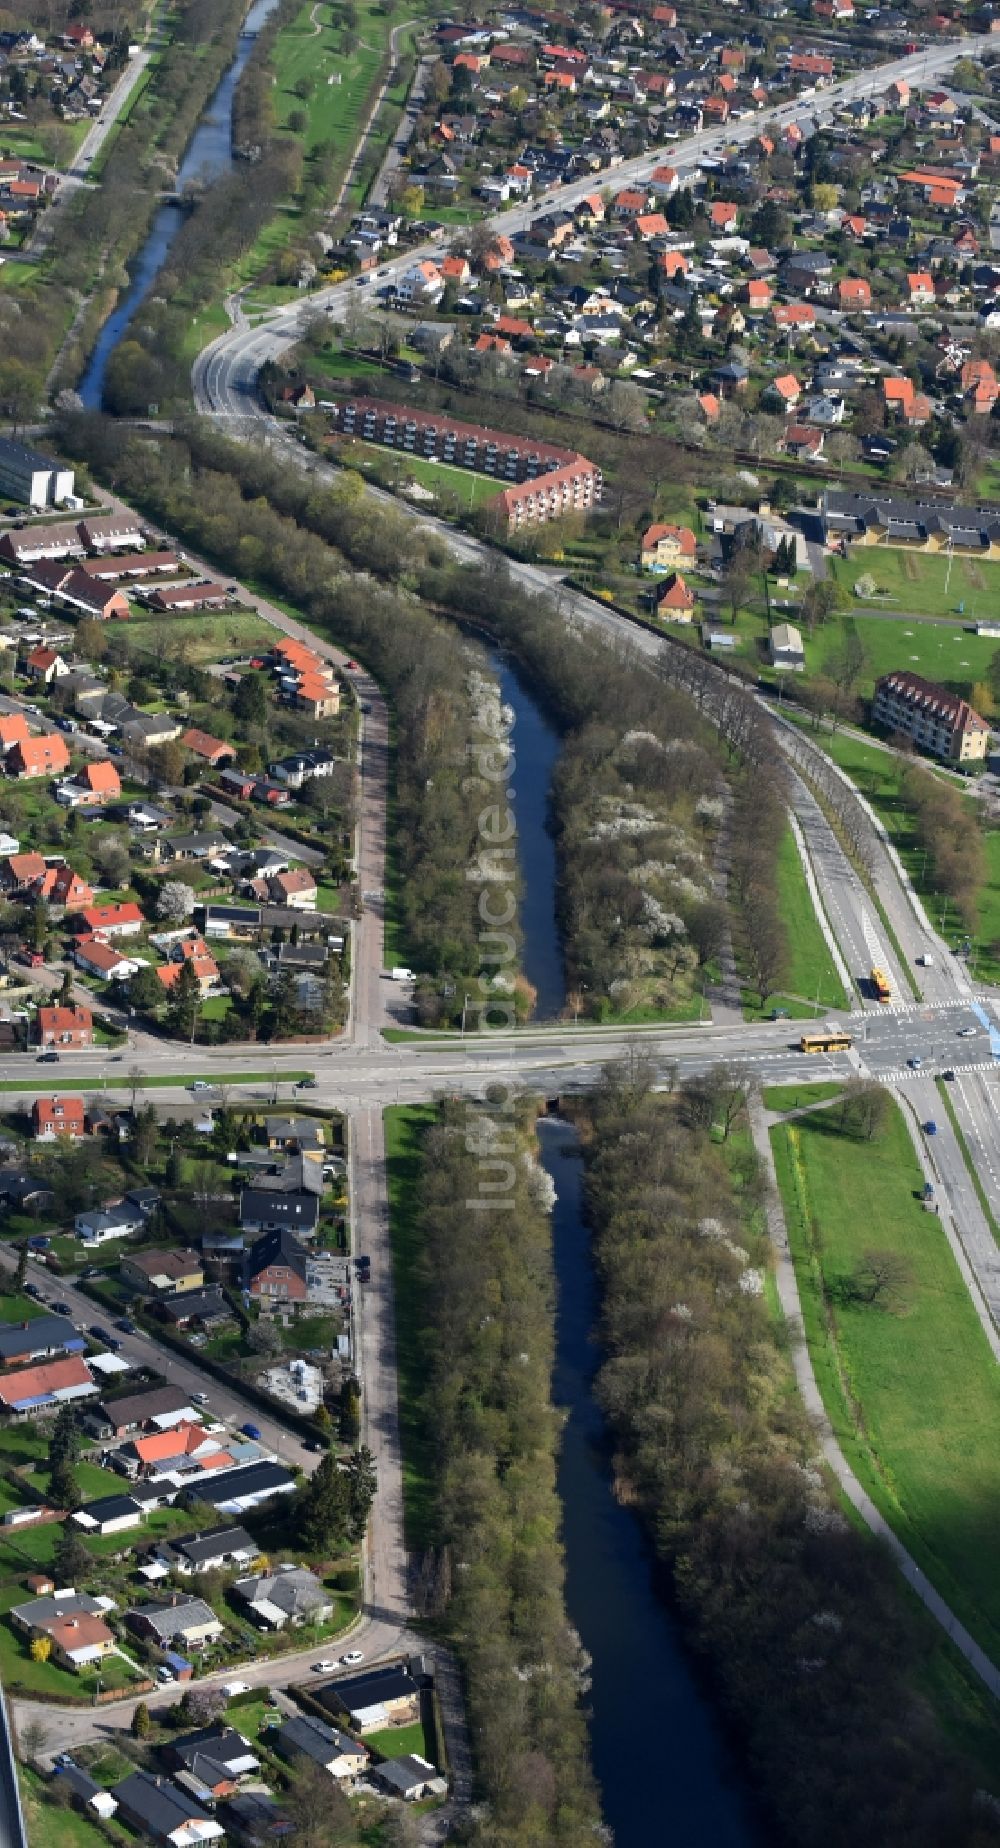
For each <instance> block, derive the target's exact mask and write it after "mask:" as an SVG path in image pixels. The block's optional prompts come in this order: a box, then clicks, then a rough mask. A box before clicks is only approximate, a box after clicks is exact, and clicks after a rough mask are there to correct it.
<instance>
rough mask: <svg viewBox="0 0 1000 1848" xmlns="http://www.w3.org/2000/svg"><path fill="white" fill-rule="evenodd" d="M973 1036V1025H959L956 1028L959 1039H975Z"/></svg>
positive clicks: (974, 1031) (974, 1033)
mask: <svg viewBox="0 0 1000 1848" xmlns="http://www.w3.org/2000/svg"><path fill="white" fill-rule="evenodd" d="M975 1036H976V1028H975V1027H959V1029H958V1037H959V1039H975Z"/></svg>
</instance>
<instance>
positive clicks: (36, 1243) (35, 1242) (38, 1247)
mask: <svg viewBox="0 0 1000 1848" xmlns="http://www.w3.org/2000/svg"><path fill="white" fill-rule="evenodd" d="M51 1243H52V1240H51V1239H50V1238H46V1237H45V1234H44V1233H43V1232H33V1233H32V1235H31V1237H30V1238H29V1240H28V1250H29V1251H48V1248H49V1246H50V1245H51Z"/></svg>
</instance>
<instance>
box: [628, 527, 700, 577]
mask: <svg viewBox="0 0 1000 1848" xmlns="http://www.w3.org/2000/svg"><path fill="white" fill-rule="evenodd" d="M697 555H698V542H697V540H696V539H695V536H694V534H693V532H692V531H691V528H690V526H673V525H671V524H670V523H669V522H666V521H662V522H660V523H658V524H657V525H656V526H650V527H647V529H646V531H645V532H644V533H643V535H642V539H641V541H640V557H641V563H642V568H643V570H644V571H675V570H676V569H677V567H678V565H688V566H691V565H693V564H694V562H695V559H696V558H697Z"/></svg>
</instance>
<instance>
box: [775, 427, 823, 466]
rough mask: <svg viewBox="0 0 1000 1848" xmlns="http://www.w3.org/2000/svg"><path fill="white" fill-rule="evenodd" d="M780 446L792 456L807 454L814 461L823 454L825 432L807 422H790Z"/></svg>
mask: <svg viewBox="0 0 1000 1848" xmlns="http://www.w3.org/2000/svg"><path fill="white" fill-rule="evenodd" d="M778 447H779V448H780V449H784V450H785V451H786V453H787V454H788V455H790V456H806V457H808V458H809V460H810V461H813V462H814V461H815V460H816V459H817V457H818V456H821V455H822V454H823V432H822V430H811V429H810V428H809V426H808V425H807V424H789V426H788V429H787V430H786V431H785V434H784V436H783V437H782V438H781V441H780V443H779V445H778Z"/></svg>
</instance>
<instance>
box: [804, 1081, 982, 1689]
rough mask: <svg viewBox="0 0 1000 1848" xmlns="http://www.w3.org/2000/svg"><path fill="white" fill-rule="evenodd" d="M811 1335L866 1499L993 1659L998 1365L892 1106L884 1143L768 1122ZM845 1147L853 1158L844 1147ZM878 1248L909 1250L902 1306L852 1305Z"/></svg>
mask: <svg viewBox="0 0 1000 1848" xmlns="http://www.w3.org/2000/svg"><path fill="white" fill-rule="evenodd" d="M771 1133H772V1141H773V1145H774V1153H775V1162H776V1166H777V1172H778V1182H779V1187H780V1189H781V1195H782V1200H783V1203H784V1208H785V1215H786V1221H787V1225H788V1236H789V1244H790V1248H791V1252H792V1257H793V1260H794V1263H795V1268H796V1275H797V1277H798V1283H799V1293H800V1297H801V1302H802V1312H803V1319H804V1322H805V1329H806V1337H807V1341H808V1344H809V1350H810V1354H811V1356H812V1361H813V1366H814V1369H815V1372H816V1378H817V1381H818V1384H819V1387H820V1391H821V1393H822V1396H823V1402H824V1405H825V1407H826V1410H827V1413H828V1415H829V1417H830V1420H831V1423H832V1425H833V1428H834V1431H835V1433H836V1435H837V1438H838V1440H839V1442H840V1443H841V1445H842V1446H843V1449H844V1451H845V1454H846V1455H847V1457H848V1459H849V1461H850V1462H851V1464H852V1466H853V1468H854V1470H855V1471H856V1473H857V1475H858V1476H859V1478H860V1480H861V1481H862V1482H863V1483H864V1486H865V1487H866V1488H867V1490H868V1492H869V1494H870V1495H871V1496H872V1499H873V1500H874V1501H875V1503H876V1504H877V1506H878V1507H879V1508H880V1509H881V1511H882V1513H883V1514H884V1515H885V1517H886V1519H887V1520H888V1521H889V1522H890V1523H891V1524H892V1526H893V1528H894V1529H895V1531H896V1533H897V1534H898V1535H899V1537H900V1539H901V1540H902V1541H903V1543H904V1545H905V1546H906V1547H907V1548H908V1549H909V1551H910V1552H911V1553H912V1555H913V1557H914V1558H915V1559H916V1561H917V1562H918V1564H919V1565H920V1566H921V1567H922V1569H923V1570H924V1571H925V1572H926V1573H927V1576H928V1578H929V1579H930V1580H931V1582H932V1583H933V1584H934V1585H935V1586H936V1587H937V1589H938V1590H939V1591H940V1592H941V1594H942V1596H943V1597H945V1598H946V1599H947V1601H948V1603H949V1604H950V1605H951V1606H952V1608H953V1610H955V1612H956V1613H957V1615H958V1616H959V1617H960V1618H961V1620H962V1622H963V1623H964V1624H965V1625H966V1626H967V1628H968V1629H969V1630H970V1631H971V1632H972V1633H973V1635H975V1636H976V1637H977V1638H978V1640H979V1641H980V1642H981V1643H982V1645H983V1647H984V1648H985V1649H986V1650H987V1651H988V1652H989V1653H990V1654H991V1655H992V1657H993V1659H994V1660H995V1661H1000V1585H998V1583H997V1579H996V1574H995V1572H994V1571H993V1570H992V1566H991V1564H990V1557H991V1550H992V1547H993V1536H994V1535H995V1533H996V1530H997V1522H998V1519H1000V1457H998V1454H997V1447H996V1428H997V1420H998V1417H1000V1375H998V1371H997V1368H996V1366H995V1365H994V1363H993V1360H992V1356H991V1355H990V1352H989V1349H988V1347H987V1344H986V1341H985V1338H984V1335H983V1331H982V1328H981V1327H980V1324H979V1320H978V1317H977V1315H976V1312H975V1310H974V1308H973V1306H972V1303H971V1301H970V1299H969V1295H968V1291H967V1290H966V1288H965V1285H964V1283H963V1281H962V1278H961V1275H960V1273H959V1270H958V1267H957V1265H956V1263H955V1261H954V1258H953V1257H952V1254H951V1251H950V1250H949V1247H948V1243H947V1240H946V1238H945V1236H944V1233H943V1231H942V1229H941V1225H940V1222H939V1220H938V1218H937V1215H936V1214H933V1213H927V1212H925V1211H924V1210H923V1209H922V1207H921V1206H920V1204H919V1195H920V1193H921V1191H922V1184H923V1181H922V1175H921V1173H920V1170H919V1167H918V1164H917V1161H916V1157H915V1155H914V1152H913V1147H912V1144H911V1142H910V1139H909V1136H908V1134H907V1131H906V1126H905V1123H904V1121H903V1118H902V1115H901V1113H900V1111H899V1110H898V1108H897V1107H896V1106H893V1109H892V1114H891V1117H890V1121H889V1126H888V1129H887V1131H886V1133H885V1134H884V1135H883V1136H882V1138H881V1139H880V1140H878V1141H877V1142H873V1143H863V1142H858V1141H854V1140H849V1139H847V1138H845V1137H844V1136H843V1135H842V1134H841V1133H840V1131H839V1129H838V1126H837V1124H836V1122H835V1121H834V1120H833V1118H832V1115H831V1113H830V1112H819V1113H817V1115H816V1116H815V1117H807V1118H805V1119H803V1120H802V1121H800V1122H798V1123H795V1124H788V1125H782V1126H779V1127H777V1128H775V1129H774V1130H772V1132H771ZM847 1156H849V1159H846V1157H847ZM873 1245H875V1246H877V1247H878V1248H879V1249H880V1250H883V1251H889V1252H892V1253H893V1254H895V1255H896V1256H897V1257H898V1258H902V1259H905V1260H906V1262H907V1264H908V1266H909V1268H910V1274H911V1282H910V1284H909V1286H908V1289H907V1306H906V1312H905V1313H901V1314H889V1313H887V1312H885V1311H882V1310H879V1309H877V1308H873V1307H871V1306H870V1305H865V1304H862V1303H860V1302H858V1300H857V1298H856V1297H855V1296H854V1295H853V1294H852V1291H851V1287H850V1280H851V1278H852V1276H853V1274H854V1273H855V1271H856V1270H857V1267H858V1266H859V1264H860V1263H861V1261H862V1257H863V1254H864V1253H865V1251H866V1250H868V1249H869V1248H870V1247H872V1246H873Z"/></svg>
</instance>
